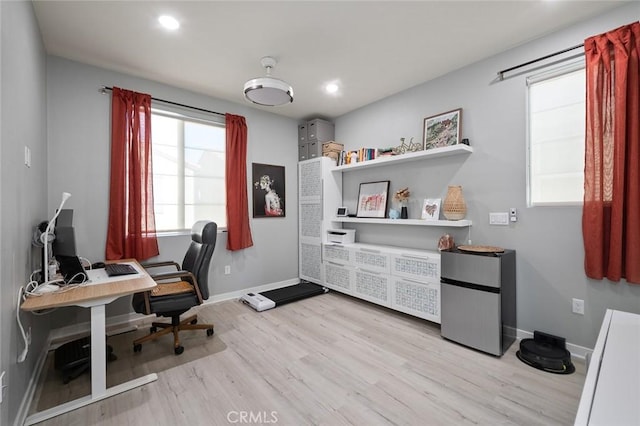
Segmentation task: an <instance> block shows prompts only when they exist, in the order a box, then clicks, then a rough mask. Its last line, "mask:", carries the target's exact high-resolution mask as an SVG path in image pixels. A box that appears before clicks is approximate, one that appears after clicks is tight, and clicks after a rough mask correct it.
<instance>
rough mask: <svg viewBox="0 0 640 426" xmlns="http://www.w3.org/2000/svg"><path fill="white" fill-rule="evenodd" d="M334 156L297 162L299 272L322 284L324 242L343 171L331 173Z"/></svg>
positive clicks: (340, 188)
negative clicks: (332, 157)
mask: <svg viewBox="0 0 640 426" xmlns="http://www.w3.org/2000/svg"><path fill="white" fill-rule="evenodd" d="M333 167H334V164H333V160H331V159H330V158H328V157H319V158H315V159H312V160H308V161H303V162H299V163H298V233H299V239H298V266H299V268H298V274H299V277H300V278H301V279H304V280H307V281H310V282H313V283H316V284H321V285H323V281H324V280H323V277H322V271H323V270H322V267H321V265H322V243H323V242H324V241H325V239H326V234H327V229H334V228H340V227H341V225H340V224H335V223H332V222H331V220H330V219H331V218H332V217H333V216H335V212H336V211H337V209H338V207H339V206H340V202H341V201H342V198H341V195H340V194H341V190H342V175H340V174H335V173H331V171H330V170H331V169H332V168H333Z"/></svg>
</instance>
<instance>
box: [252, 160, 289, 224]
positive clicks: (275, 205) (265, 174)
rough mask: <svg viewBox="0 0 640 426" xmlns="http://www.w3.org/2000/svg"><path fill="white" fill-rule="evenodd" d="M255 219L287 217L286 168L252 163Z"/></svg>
mask: <svg viewBox="0 0 640 426" xmlns="http://www.w3.org/2000/svg"><path fill="white" fill-rule="evenodd" d="M251 168H252V172H253V175H252V177H253V180H252V182H253V185H252V186H253V217H254V218H268V217H285V211H286V210H285V192H284V190H285V187H284V182H285V181H284V178H285V173H284V172H285V170H284V166H274V165H271V164H260V163H252V167H251Z"/></svg>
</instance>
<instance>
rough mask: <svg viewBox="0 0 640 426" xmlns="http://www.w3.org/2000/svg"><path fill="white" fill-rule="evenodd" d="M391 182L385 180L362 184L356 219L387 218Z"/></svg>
mask: <svg viewBox="0 0 640 426" xmlns="http://www.w3.org/2000/svg"><path fill="white" fill-rule="evenodd" d="M389 182H390V181H388V180H383V181H380V182H367V183H361V184H360V190H359V191H358V210H357V212H356V217H382V218H384V217H386V212H387V203H388V201H389Z"/></svg>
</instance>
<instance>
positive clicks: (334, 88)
mask: <svg viewBox="0 0 640 426" xmlns="http://www.w3.org/2000/svg"><path fill="white" fill-rule="evenodd" d="M338 89H339V87H338V85H337V84H336V83H329V84H327V85H326V86H324V90H326V91H327V93H336V92H337V91H338Z"/></svg>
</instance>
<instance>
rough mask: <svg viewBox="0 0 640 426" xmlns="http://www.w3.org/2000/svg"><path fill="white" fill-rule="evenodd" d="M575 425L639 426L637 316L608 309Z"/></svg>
mask: <svg viewBox="0 0 640 426" xmlns="http://www.w3.org/2000/svg"><path fill="white" fill-rule="evenodd" d="M574 425H575V426H585V425H603V426H608V425H620V426H622V425H625V426H626V425H634V426H635V425H640V315H637V314H632V313H628V312H622V311H614V310H611V309H607V312H606V313H605V315H604V319H603V321H602V326H601V328H600V334H598V340H597V341H596V346H595V348H594V349H593V354H592V356H591V362H590V363H589V370H588V371H587V377H586V378H585V383H584V387H583V390H582V397H581V398H580V406H579V407H578V412H577V414H576V419H575V423H574Z"/></svg>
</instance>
